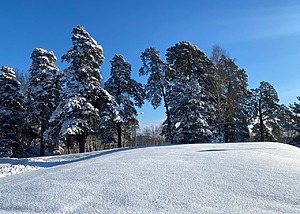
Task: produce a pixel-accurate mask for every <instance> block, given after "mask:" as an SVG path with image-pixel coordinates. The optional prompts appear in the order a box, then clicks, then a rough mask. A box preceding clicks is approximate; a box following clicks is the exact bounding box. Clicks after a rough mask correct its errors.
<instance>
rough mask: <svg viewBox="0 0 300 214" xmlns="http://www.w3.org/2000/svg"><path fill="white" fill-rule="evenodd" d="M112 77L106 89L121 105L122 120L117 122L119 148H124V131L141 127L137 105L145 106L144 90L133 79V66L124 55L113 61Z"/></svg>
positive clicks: (106, 84) (106, 83)
mask: <svg viewBox="0 0 300 214" xmlns="http://www.w3.org/2000/svg"><path fill="white" fill-rule="evenodd" d="M110 75H111V77H110V78H109V79H108V80H107V82H105V84H104V86H105V89H106V90H107V91H108V92H109V93H110V94H111V95H112V96H114V97H115V100H116V102H117V104H118V105H119V114H120V118H121V119H120V120H119V121H118V122H117V124H116V125H117V135H118V147H119V148H120V147H122V146H123V145H122V131H125V130H128V129H129V130H131V129H135V128H136V127H137V126H138V125H139V121H138V120H137V118H136V117H137V115H138V112H137V110H136V109H135V105H137V106H138V107H141V106H142V105H143V104H144V98H145V94H144V89H143V86H142V84H141V83H138V82H136V81H135V80H134V79H132V78H131V65H130V64H129V63H128V62H126V61H125V59H124V57H123V56H122V55H115V56H114V57H113V59H112V60H111V72H110Z"/></svg>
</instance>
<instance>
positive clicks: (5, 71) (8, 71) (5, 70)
mask: <svg viewBox="0 0 300 214" xmlns="http://www.w3.org/2000/svg"><path fill="white" fill-rule="evenodd" d="M1 72H2V75H3V76H4V77H5V78H9V79H11V78H16V73H15V72H14V71H13V69H12V68H11V67H9V66H7V65H6V66H2V68H1Z"/></svg>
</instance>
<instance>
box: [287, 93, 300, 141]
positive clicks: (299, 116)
mask: <svg viewBox="0 0 300 214" xmlns="http://www.w3.org/2000/svg"><path fill="white" fill-rule="evenodd" d="M297 99H298V101H300V96H299V97H297ZM290 109H291V114H290V117H289V118H290V123H289V124H288V127H287V128H286V130H287V131H289V132H292V139H290V140H289V142H290V143H291V144H296V145H300V103H299V102H298V103H296V102H294V103H293V104H291V105H290Z"/></svg>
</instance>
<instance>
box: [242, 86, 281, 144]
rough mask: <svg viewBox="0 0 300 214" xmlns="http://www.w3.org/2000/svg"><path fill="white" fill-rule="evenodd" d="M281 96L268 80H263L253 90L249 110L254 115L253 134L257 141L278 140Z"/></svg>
mask: <svg viewBox="0 0 300 214" xmlns="http://www.w3.org/2000/svg"><path fill="white" fill-rule="evenodd" d="M278 102H279V98H278V94H277V92H276V90H275V88H274V87H273V86H272V85H271V84H270V83H268V82H264V81H263V82H261V83H260V85H259V87H258V88H256V89H252V90H251V97H250V99H249V104H248V105H249V110H250V112H251V115H252V118H251V119H252V123H253V128H252V134H253V137H254V140H256V141H276V133H275V132H276V130H278V129H280V127H279V115H278V111H279V109H280V108H279V104H278Z"/></svg>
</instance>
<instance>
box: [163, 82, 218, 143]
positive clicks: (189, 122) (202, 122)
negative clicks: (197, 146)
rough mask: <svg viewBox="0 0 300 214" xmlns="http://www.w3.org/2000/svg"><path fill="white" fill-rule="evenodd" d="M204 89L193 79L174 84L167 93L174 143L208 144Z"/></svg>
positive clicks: (209, 138) (209, 134)
mask: <svg viewBox="0 0 300 214" xmlns="http://www.w3.org/2000/svg"><path fill="white" fill-rule="evenodd" d="M203 90H204V88H203V87H201V86H200V84H199V82H198V81H197V80H196V79H193V78H187V79H185V81H182V79H181V80H180V81H178V82H175V83H174V85H173V86H172V87H171V90H170V92H169V95H170V98H169V100H170V106H171V109H170V114H171V120H172V124H174V125H173V130H172V131H173V140H174V142H175V143H200V142H209V141H210V140H211V138H212V132H211V130H210V126H209V124H208V121H207V118H206V117H207V112H206V111H205V108H206V106H207V105H206V102H205V101H204V100H205V97H204V96H205V95H204V92H203Z"/></svg>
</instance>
